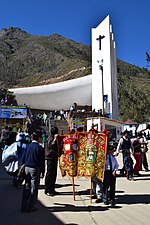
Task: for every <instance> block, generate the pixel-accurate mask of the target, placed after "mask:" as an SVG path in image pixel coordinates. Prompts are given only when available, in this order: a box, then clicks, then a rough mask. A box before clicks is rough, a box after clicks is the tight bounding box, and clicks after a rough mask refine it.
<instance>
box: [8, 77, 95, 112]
mask: <svg viewBox="0 0 150 225" xmlns="http://www.w3.org/2000/svg"><path fill="white" fill-rule="evenodd" d="M9 91H12V92H14V94H15V95H16V99H17V101H18V104H19V105H22V104H24V103H25V104H27V105H28V106H30V108H32V109H43V110H61V109H64V110H68V109H69V108H70V107H71V106H72V105H73V104H74V102H75V103H77V105H92V75H88V76H85V77H81V78H77V79H73V80H68V81H63V82H59V83H55V84H48V85H43V86H35V87H25V88H14V89H9Z"/></svg>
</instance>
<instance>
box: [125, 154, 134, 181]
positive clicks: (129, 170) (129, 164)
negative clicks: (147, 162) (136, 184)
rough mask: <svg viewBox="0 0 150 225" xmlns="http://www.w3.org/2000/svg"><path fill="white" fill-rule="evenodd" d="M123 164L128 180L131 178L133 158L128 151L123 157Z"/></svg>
mask: <svg viewBox="0 0 150 225" xmlns="http://www.w3.org/2000/svg"><path fill="white" fill-rule="evenodd" d="M124 166H125V171H126V176H127V179H128V180H133V159H132V158H131V155H130V153H128V154H127V155H126V157H125V158H124Z"/></svg>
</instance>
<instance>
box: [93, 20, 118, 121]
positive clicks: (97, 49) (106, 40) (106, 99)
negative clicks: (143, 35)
mask: <svg viewBox="0 0 150 225" xmlns="http://www.w3.org/2000/svg"><path fill="white" fill-rule="evenodd" d="M94 109H95V110H96V111H98V110H102V113H103V115H106V114H107V115H109V118H111V119H118V95H117V60H116V46H115V41H114V36H113V32H112V25H110V18H109V16H107V17H106V18H105V19H104V20H103V21H102V22H101V23H100V24H99V25H98V26H97V27H96V28H92V110H94Z"/></svg>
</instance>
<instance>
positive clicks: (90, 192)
mask: <svg viewBox="0 0 150 225" xmlns="http://www.w3.org/2000/svg"><path fill="white" fill-rule="evenodd" d="M90 202H91V203H92V179H91V185H90Z"/></svg>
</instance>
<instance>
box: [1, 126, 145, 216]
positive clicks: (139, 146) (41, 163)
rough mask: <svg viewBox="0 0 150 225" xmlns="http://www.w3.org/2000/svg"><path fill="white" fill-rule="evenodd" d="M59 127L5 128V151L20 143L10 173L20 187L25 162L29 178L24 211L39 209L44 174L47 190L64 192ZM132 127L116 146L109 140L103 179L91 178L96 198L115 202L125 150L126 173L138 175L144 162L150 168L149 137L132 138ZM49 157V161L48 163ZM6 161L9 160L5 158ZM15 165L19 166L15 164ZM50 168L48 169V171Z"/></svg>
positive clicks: (9, 164) (130, 176)
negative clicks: (59, 186) (58, 188)
mask: <svg viewBox="0 0 150 225" xmlns="http://www.w3.org/2000/svg"><path fill="white" fill-rule="evenodd" d="M58 134H59V131H58V128H57V127H52V128H51V131H50V133H49V134H48V135H47V134H46V132H45V131H44V130H34V131H33V132H32V133H29V132H28V130H24V131H23V130H22V128H19V129H18V131H17V132H16V133H15V132H13V130H12V128H11V127H7V126H5V127H4V128H3V129H2V131H1V148H3V152H4V153H5V152H8V149H9V150H10V149H11V150H12V147H14V146H17V148H15V149H16V151H17V154H16V158H10V159H9V160H8V161H7V160H6V161H7V163H6V165H5V164H4V166H5V169H6V171H7V173H8V174H9V175H11V176H12V177H13V185H14V186H15V187H17V186H18V185H20V184H22V182H23V180H20V179H19V178H18V171H19V169H20V167H21V166H23V165H24V171H25V177H24V178H25V182H24V189H23V194H22V205H21V211H22V212H32V211H35V210H36V208H35V205H36V201H37V198H38V187H39V183H40V178H44V176H45V194H46V195H47V196H52V197H53V196H55V195H58V194H60V193H59V192H56V190H55V183H56V179H57V164H58V144H57V137H58ZM129 135H130V132H129V131H127V130H126V131H124V133H123V135H122V137H121V138H120V140H119V143H118V145H117V148H116V146H115V145H114V144H113V143H112V142H111V140H109V138H108V145H107V153H106V163H105V171H104V179H103V181H101V180H99V179H98V178H97V177H96V175H94V176H93V177H92V178H91V181H92V184H93V198H96V202H97V203H99V202H102V201H103V202H104V204H105V205H109V204H111V205H112V206H114V205H115V188H116V187H115V186H116V175H117V171H118V169H119V165H118V161H117V156H118V155H119V154H120V153H121V154H122V160H123V167H122V169H121V170H120V174H121V175H122V176H126V177H127V179H128V180H133V178H134V176H140V171H141V170H142V166H143V168H144V169H145V171H149V168H148V160H147V155H146V154H147V151H148V147H147V140H146V137H145V136H144V134H143V133H142V132H140V133H138V134H137V136H136V137H135V138H131V137H130V136H129ZM45 160H46V165H45ZM4 162H5V160H4ZM14 165H15V166H14ZM45 168H46V173H45Z"/></svg>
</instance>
